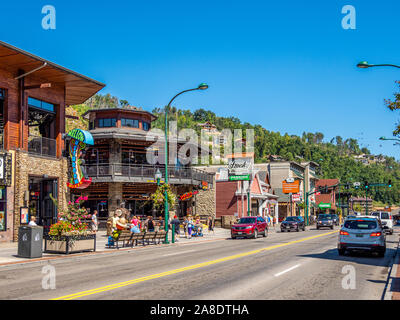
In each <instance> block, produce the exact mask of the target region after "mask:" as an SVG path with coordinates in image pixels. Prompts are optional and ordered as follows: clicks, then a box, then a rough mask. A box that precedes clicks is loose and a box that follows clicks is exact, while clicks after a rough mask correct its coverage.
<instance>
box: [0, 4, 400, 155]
mask: <svg viewBox="0 0 400 320" xmlns="http://www.w3.org/2000/svg"><path fill="white" fill-rule="evenodd" d="M44 5H53V6H54V7H55V8H56V30H44V29H43V28H42V26H41V21H42V18H43V16H44V15H43V14H42V13H41V10H42V7H43V6H44ZM344 5H352V6H354V7H355V9H356V30H344V29H343V28H342V25H341V21H342V18H343V17H344V14H342V13H341V10H342V7H343V6H344ZM399 12H400V2H399V1H396V0H382V1H379V2H378V1H371V0H347V1H341V0H330V1H321V0H319V1H314V0H308V1H295V0H292V1H287V0H281V1H267V0H263V1H253V0H247V1H225V0H224V1H222V0H213V1H209V0H202V1H189V0H186V1H174V0H171V1H158V0H153V1H134V0H131V1H120V0H114V1H112V2H110V1H94V0H93V1H92V0H85V1H75V0H70V1H60V0H47V1H33V0H30V1H19V2H17V3H15V4H13V3H11V2H7V3H4V4H2V13H3V16H2V18H1V19H0V34H1V36H0V40H2V41H5V42H8V43H10V44H12V45H15V46H17V47H19V48H21V49H24V50H26V51H29V52H32V53H34V54H37V55H39V56H41V57H43V58H46V59H49V60H51V61H53V62H56V63H58V64H61V65H62V66H64V67H67V68H70V69H72V70H74V71H77V72H79V73H82V74H84V75H87V76H89V77H92V78H94V79H96V80H98V81H101V82H104V83H106V84H107V87H106V88H105V89H104V90H103V91H102V93H110V94H112V95H115V96H118V97H119V98H120V99H126V100H128V101H129V102H130V103H131V104H132V105H135V106H140V107H143V108H144V109H146V110H149V111H151V110H152V109H153V108H154V107H163V106H164V105H165V104H166V103H168V101H169V99H170V98H171V97H172V96H173V95H174V94H175V93H177V92H178V91H180V90H184V89H187V88H191V87H195V86H197V85H198V84H199V83H201V82H207V83H208V84H209V85H210V89H209V90H207V91H201V92H197V91H195V92H192V93H189V94H186V95H182V96H181V97H179V98H178V100H176V103H175V105H176V106H177V107H179V108H184V109H191V110H195V109H198V108H205V109H209V110H212V111H214V112H215V113H216V114H217V115H219V116H235V117H238V118H240V119H241V120H242V121H245V122H250V123H252V124H260V125H262V126H263V127H265V128H266V129H268V130H272V131H279V132H281V133H286V132H287V133H289V134H297V135H301V134H302V132H303V131H306V132H316V131H319V132H322V133H323V134H324V135H325V140H326V141H328V140H330V139H331V138H333V137H335V136H337V135H340V136H342V137H343V138H349V137H352V138H356V139H358V140H359V143H360V144H361V145H362V146H366V147H368V148H369V149H370V150H371V151H372V152H373V153H376V154H379V153H383V154H387V155H390V156H394V157H396V158H398V159H400V147H399V146H393V144H392V143H391V142H381V141H379V140H378V138H379V137H380V136H387V137H391V135H392V131H393V129H394V127H395V123H396V122H397V121H398V118H399V116H398V114H397V113H395V112H391V111H389V110H388V109H387V108H386V107H385V106H384V101H383V100H384V99H385V98H391V97H392V96H393V93H394V92H395V91H396V90H397V87H396V85H395V83H394V81H395V80H400V69H395V68H371V69H367V70H361V69H358V68H356V64H357V62H359V61H363V60H367V61H368V62H370V63H393V64H399V65H400V56H399V52H400V41H399V37H400V33H399V32H398V13H399Z"/></svg>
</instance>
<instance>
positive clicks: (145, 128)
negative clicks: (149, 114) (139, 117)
mask: <svg viewBox="0 0 400 320" xmlns="http://www.w3.org/2000/svg"><path fill="white" fill-rule="evenodd" d="M149 129H150V124H149V123H148V122H143V130H144V131H149Z"/></svg>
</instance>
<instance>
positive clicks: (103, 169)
mask: <svg viewBox="0 0 400 320" xmlns="http://www.w3.org/2000/svg"><path fill="white" fill-rule="evenodd" d="M83 116H84V117H86V118H87V119H88V120H89V132H90V133H91V134H92V136H93V138H94V146H92V147H90V148H88V150H87V152H86V155H85V157H84V159H85V165H84V166H83V167H84V168H85V172H86V175H87V177H89V178H92V185H91V186H90V187H89V188H88V189H85V190H82V191H79V190H75V191H74V193H75V194H76V195H77V196H80V195H84V196H88V198H89V201H88V202H86V204H85V205H86V206H87V207H88V209H90V211H91V212H93V210H95V209H96V210H98V212H99V217H100V220H105V219H107V218H108V217H109V216H110V215H112V214H113V212H114V210H116V209H118V208H120V207H125V208H127V209H129V211H130V213H131V214H132V215H138V216H144V215H153V216H161V215H162V214H163V212H160V211H159V212H157V211H155V210H153V206H152V203H151V201H149V197H150V195H151V194H152V193H153V192H155V190H156V188H157V181H156V178H155V175H156V173H157V170H159V172H160V173H161V174H162V179H161V183H162V182H163V181H164V180H165V154H164V149H165V147H164V144H165V140H164V136H163V132H159V134H160V135H158V134H157V132H154V130H151V123H152V122H153V121H154V120H155V119H156V116H154V115H153V114H152V113H150V112H147V111H143V110H140V109H138V108H132V107H129V108H126V107H124V108H113V109H107V108H106V109H97V110H93V109H92V110H89V111H88V112H87V113H85V114H84V115H83ZM168 142H169V147H168V148H169V165H168V183H169V184H171V185H172V189H173V191H174V193H175V194H176V195H177V198H178V204H177V207H176V208H173V209H175V211H176V213H177V214H178V216H180V217H183V216H184V215H186V214H196V213H197V212H196V201H194V200H195V198H196V197H195V196H193V195H194V193H192V192H193V191H196V192H195V193H197V191H199V192H204V191H203V188H210V187H212V184H213V175H212V174H209V173H206V172H204V171H202V170H200V169H196V168H193V167H192V166H191V164H190V163H186V164H184V163H185V162H184V161H183V159H182V157H181V156H180V155H179V152H180V151H182V150H183V149H182V148H183V147H187V145H188V142H187V141H186V140H182V139H181V140H179V139H174V138H172V139H169V140H168ZM174 145H175V149H174ZM190 147H191V148H192V150H194V154H192V156H194V155H197V156H198V155H199V154H200V153H201V149H200V148H199V147H198V146H197V145H191V146H190ZM174 150H175V151H176V152H174ZM171 209H172V208H170V210H171Z"/></svg>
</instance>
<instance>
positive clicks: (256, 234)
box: [253, 229, 258, 239]
mask: <svg viewBox="0 0 400 320" xmlns="http://www.w3.org/2000/svg"><path fill="white" fill-rule="evenodd" d="M253 238H254V239H257V238H258V231H257V229H254V235H253Z"/></svg>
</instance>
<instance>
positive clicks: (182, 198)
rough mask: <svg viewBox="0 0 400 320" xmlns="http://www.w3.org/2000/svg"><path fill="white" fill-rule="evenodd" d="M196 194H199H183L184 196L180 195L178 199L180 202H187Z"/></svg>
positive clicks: (195, 192) (196, 192)
mask: <svg viewBox="0 0 400 320" xmlns="http://www.w3.org/2000/svg"><path fill="white" fill-rule="evenodd" d="M198 193H199V191H193V192H188V193H185V194H183V195H181V196H180V197H179V199H180V200H181V201H185V200H189V199H190V198H192V197H193V196H194V195H196V194H198Z"/></svg>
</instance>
